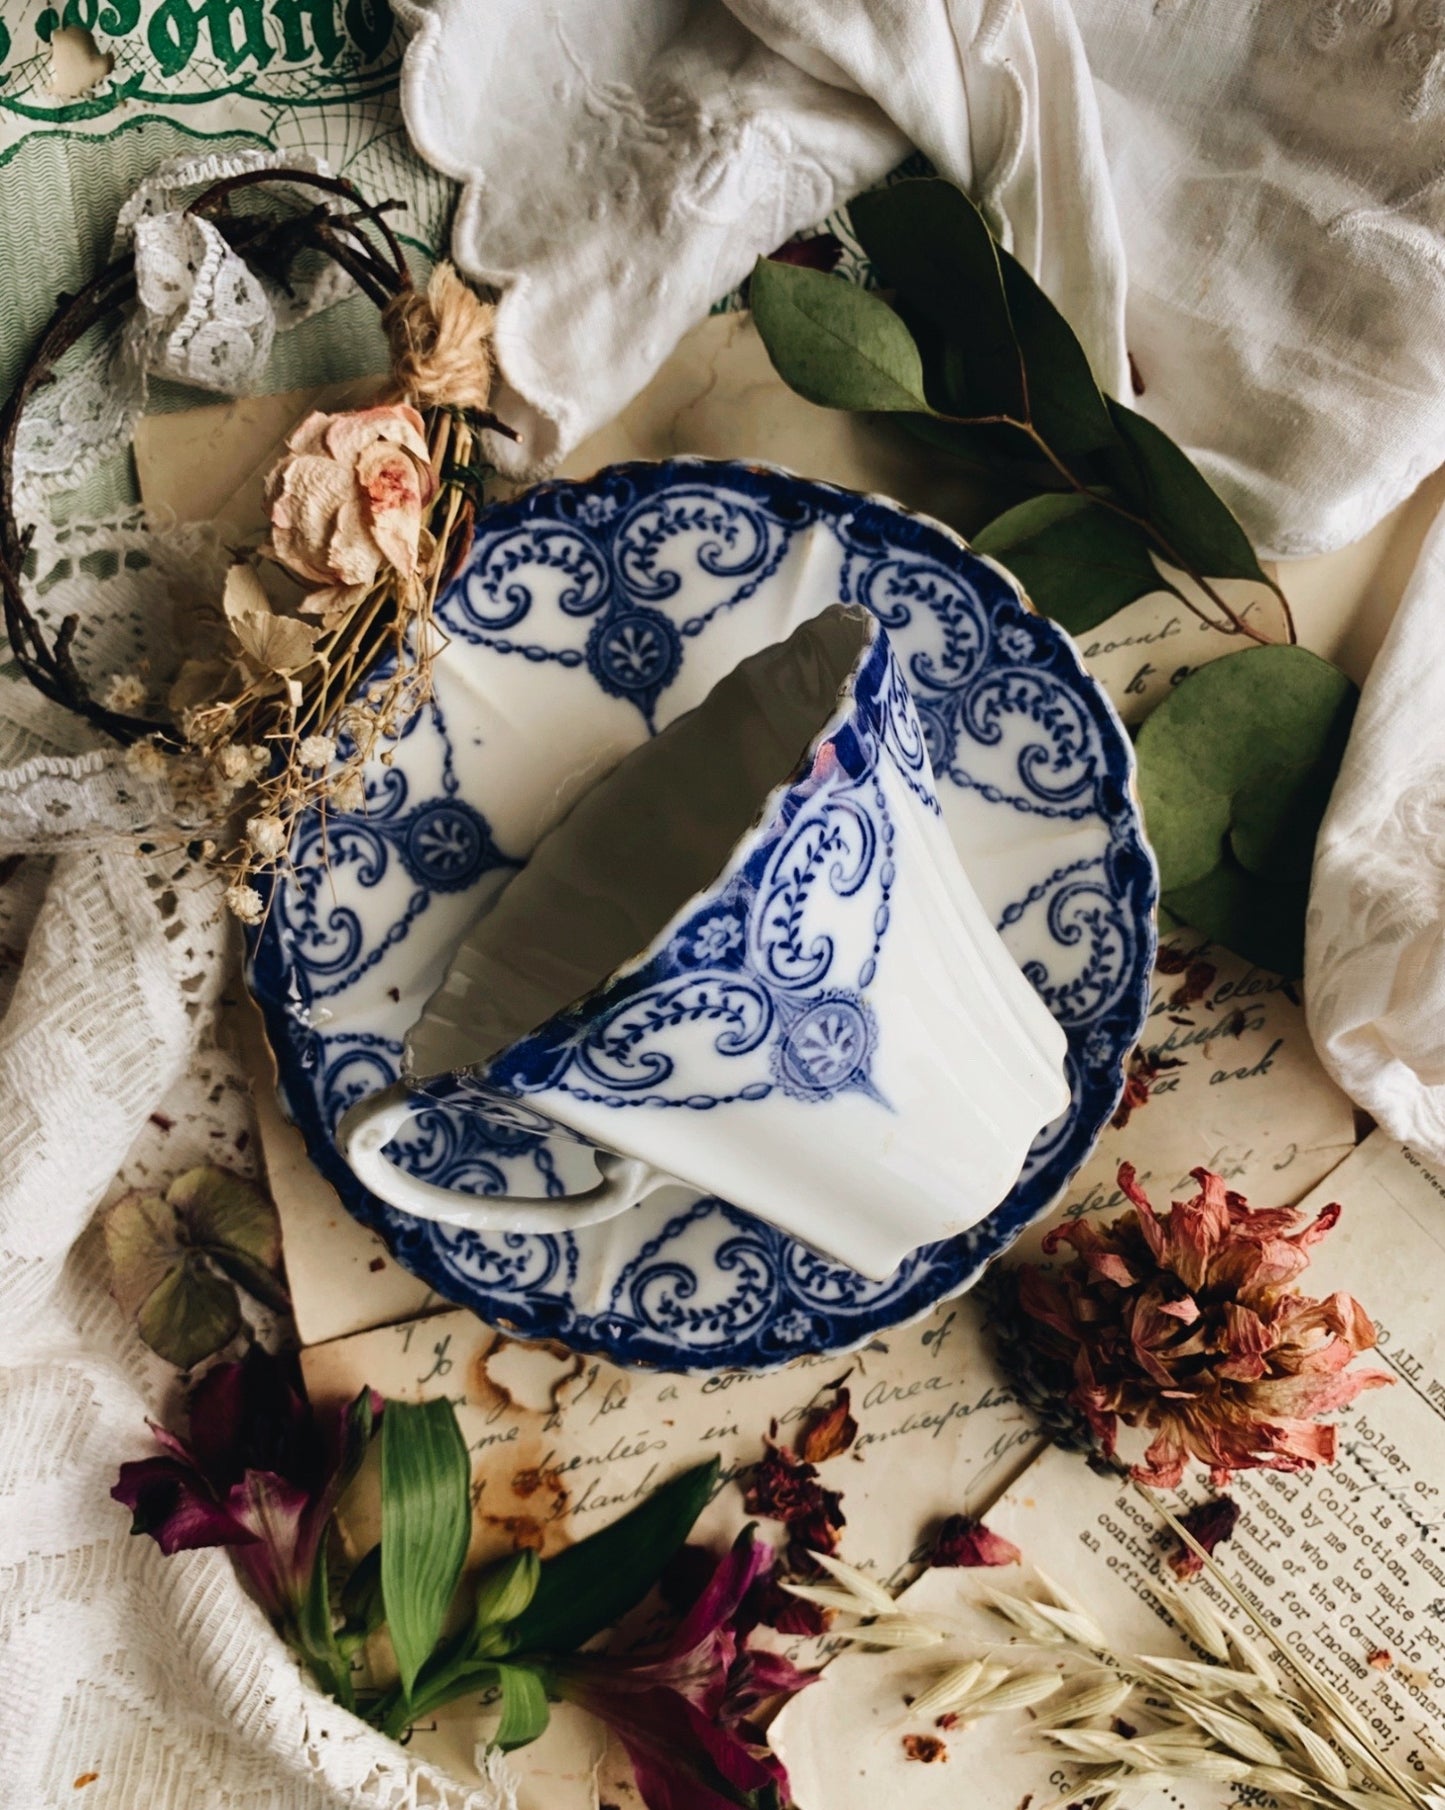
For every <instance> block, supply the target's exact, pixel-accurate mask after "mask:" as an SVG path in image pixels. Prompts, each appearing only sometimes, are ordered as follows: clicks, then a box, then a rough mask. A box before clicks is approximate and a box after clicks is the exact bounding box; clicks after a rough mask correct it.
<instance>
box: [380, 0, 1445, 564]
mask: <svg viewBox="0 0 1445 1810" xmlns="http://www.w3.org/2000/svg"><path fill="white" fill-rule="evenodd" d="M399 11H400V12H401V14H402V16H403V18H404V20H405V21H406V22H407V23H408V24H409V25H410V26H411V27H412V28H413V29H414V31H415V33H416V36H415V40H414V42H413V43H412V45H411V48H410V50H409V52H408V55H407V60H406V66H405V71H404V75H403V103H404V107H405V111H406V117H407V124H408V127H409V129H410V131H411V134H412V137H413V139H414V141H415V143H416V145H417V148H418V149H419V150H420V151H421V153H422V155H423V156H425V157H426V158H427V159H428V160H429V161H431V162H432V163H434V164H435V165H436V166H437V167H438V168H439V169H442V170H444V171H445V172H446V173H447V174H449V175H452V176H454V177H456V178H458V179H459V180H460V181H461V182H462V183H463V184H464V185H465V186H464V192H463V196H462V201H461V205H460V207H459V209H458V212H457V218H456V225H455V231H454V240H453V253H454V256H455V257H456V260H457V262H458V263H459V264H460V265H461V266H462V268H463V269H465V270H466V271H467V272H468V273H469V274H470V275H472V276H473V277H476V278H478V279H479V280H484V281H488V282H493V283H496V284H497V285H498V286H499V287H500V288H501V290H502V291H503V300H502V305H501V309H500V313H499V316H498V323H497V344H498V350H499V354H500V360H501V364H502V370H503V375H504V378H505V380H506V388H505V390H504V393H503V397H502V404H501V406H502V412H503V413H505V414H506V415H507V416H508V418H509V419H512V420H513V421H514V422H515V423H516V424H517V425H518V426H519V427H520V428H521V429H522V430H523V443H522V447H521V449H520V452H516V453H509V452H508V451H507V449H505V448H502V449H499V451H500V454H501V456H502V457H503V458H505V459H509V460H510V462H511V466H512V468H513V469H517V470H528V471H532V470H536V469H539V468H540V467H542V466H544V465H546V464H548V463H550V462H552V461H553V460H554V459H555V458H556V456H558V455H559V454H561V453H565V452H566V451H567V450H568V449H569V448H570V447H571V446H572V445H573V444H575V443H576V441H577V440H579V439H580V438H582V437H583V436H584V435H585V434H586V433H588V432H589V431H590V430H591V429H593V428H595V427H597V426H600V425H601V424H602V423H603V422H604V421H606V420H608V419H610V418H611V417H612V416H613V415H614V414H615V413H616V412H617V410H618V409H619V408H620V407H621V406H622V405H623V404H624V403H625V402H627V401H628V400H629V399H630V398H631V397H632V396H633V395H634V394H635V393H636V392H637V391H638V390H639V389H640V388H641V387H642V385H643V383H644V382H645V381H646V380H647V378H648V377H649V376H650V375H651V374H652V372H653V371H654V370H655V369H656V368H657V366H658V365H659V364H660V363H661V362H662V360H663V359H664V358H665V357H666V356H667V354H668V352H670V351H671V349H672V347H673V346H674V345H675V344H676V342H677V340H678V338H679V337H680V336H681V334H682V333H683V332H684V331H685V330H686V328H687V327H689V326H690V325H692V323H693V322H694V321H695V320H697V319H698V318H699V317H700V316H701V315H702V314H704V313H705V312H706V311H707V308H708V306H709V304H710V303H711V302H712V301H713V300H714V299H715V298H716V297H717V296H718V295H720V294H722V293H724V292H725V291H726V290H728V289H729V288H731V287H732V286H733V285H734V284H735V283H737V282H738V281H739V280H740V279H741V278H742V277H743V276H744V275H746V273H747V271H748V269H749V268H750V267H751V265H752V262H753V260H754V258H755V257H757V256H758V255H759V254H760V253H766V252H768V251H771V250H773V249H774V248H775V247H776V246H777V245H779V244H780V243H781V242H782V241H783V240H785V239H787V238H788V237H789V236H790V235H791V234H792V233H794V232H796V231H797V230H799V229H800V228H803V227H807V226H811V225H814V224H816V222H817V221H818V220H820V219H821V218H822V217H823V216H824V215H825V214H826V213H827V212H828V211H829V210H830V208H832V207H833V206H834V205H835V203H838V202H841V201H845V200H846V199H847V198H848V197H849V196H850V195H851V194H852V193H854V192H855V191H856V190H857V189H858V188H860V187H861V186H863V185H865V184H867V183H870V182H873V181H875V180H877V179H879V178H880V177H881V176H882V175H883V174H884V173H885V172H886V171H887V170H888V169H889V168H890V167H891V166H892V165H894V164H896V163H897V161H898V160H899V158H900V157H901V156H902V154H903V151H904V148H905V146H906V145H908V144H912V145H914V146H916V147H917V148H918V149H919V150H921V151H923V152H924V153H925V154H926V155H927V156H928V157H929V158H931V159H932V161H933V162H934V164H935V165H936V166H937V167H938V169H939V170H940V171H941V172H942V173H943V174H944V175H946V176H950V177H953V178H954V179H955V180H957V181H959V182H961V183H963V184H964V185H965V186H966V187H967V188H968V189H969V190H970V192H971V193H972V194H973V195H974V196H975V197H976V199H978V200H979V202H980V203H981V204H982V205H983V206H984V208H985V209H986V211H987V212H988V213H989V215H990V217H991V219H992V220H993V223H994V224H995V226H996V228H997V229H998V230H999V231H1000V232H1001V234H1002V235H1003V237H1004V239H1005V242H1006V243H1008V244H1009V245H1010V248H1011V249H1012V250H1013V251H1014V252H1015V253H1016V254H1017V255H1018V256H1019V257H1020V258H1021V259H1022V260H1023V262H1024V263H1025V264H1026V265H1027V266H1028V267H1029V269H1030V270H1031V271H1033V273H1034V274H1035V275H1036V276H1037V277H1038V278H1039V279H1040V281H1041V282H1042V283H1043V285H1044V287H1045V288H1046V289H1047V290H1048V291H1049V293H1050V294H1051V295H1052V296H1053V297H1054V299H1055V301H1057V302H1058V303H1059V305H1060V306H1061V307H1062V308H1063V310H1064V312H1065V314H1067V315H1068V317H1069V319H1070V320H1071V321H1072V323H1073V325H1074V327H1075V329H1076V330H1077V331H1078V333H1079V334H1080V337H1081V338H1082V339H1083V341H1084V344H1085V346H1086V348H1087V350H1088V352H1089V354H1090V357H1091V358H1092V359H1093V361H1094V365H1095V369H1096V372H1097V375H1098V376H1099V378H1100V380H1101V382H1102V383H1103V385H1104V387H1105V388H1106V389H1108V390H1111V391H1112V392H1113V393H1114V394H1116V395H1119V396H1121V397H1124V398H1125V399H1126V400H1128V399H1129V398H1130V389H1129V383H1128V378H1127V375H1126V362H1125V353H1124V343H1125V330H1126V327H1127V333H1128V343H1129V348H1130V350H1131V351H1132V352H1133V353H1134V356H1135V360H1136V365H1137V368H1138V370H1139V372H1140V373H1141V374H1142V378H1143V384H1144V389H1143V393H1142V394H1141V395H1140V396H1139V397H1138V398H1137V405H1138V406H1139V407H1140V408H1141V409H1142V410H1143V411H1144V412H1145V413H1146V414H1149V415H1150V416H1152V417H1153V418H1154V419H1156V420H1157V421H1158V422H1159V423H1160V425H1161V426H1163V427H1165V428H1166V429H1167V430H1168V431H1169V432H1170V433H1172V434H1174V435H1175V436H1176V437H1177V438H1179V439H1180V440H1182V441H1183V442H1184V443H1185V444H1186V445H1187V446H1189V447H1190V449H1191V450H1192V451H1193V452H1194V454H1195V456H1196V457H1197V458H1198V459H1199V462H1200V463H1201V465H1202V466H1203V468H1204V470H1205V471H1206V472H1207V473H1208V475H1209V476H1210V478H1211V479H1212V480H1213V481H1214V482H1215V483H1216V484H1217V485H1218V487H1219V488H1220V489H1221V491H1222V492H1223V493H1224V494H1225V496H1226V497H1227V498H1228V500H1229V501H1230V502H1231V504H1232V505H1233V506H1234V507H1235V508H1236V510H1237V511H1238V513H1239V514H1240V516H1241V518H1242V519H1243V521H1244V523H1245V525H1246V527H1247V528H1248V529H1249V530H1250V532H1251V534H1252V536H1253V537H1254V539H1255V540H1256V542H1257V543H1258V544H1259V545H1260V547H1261V550H1262V551H1265V552H1269V553H1274V554H1278V555H1282V556H1298V555H1302V554H1306V553H1314V552H1323V551H1326V550H1328V549H1330V548H1332V547H1337V546H1341V545H1344V544H1345V543H1347V542H1349V541H1351V540H1354V539H1356V538H1358V536H1359V535H1360V534H1362V533H1363V532H1364V531H1365V530H1366V529H1367V528H1368V527H1370V526H1371V524H1372V523H1373V522H1375V521H1376V520H1378V519H1379V517H1380V516H1381V515H1383V514H1384V513H1385V512H1386V511H1387V510H1388V509H1390V508H1391V507H1392V506H1393V505H1394V504H1395V503H1397V502H1399V501H1400V500H1401V499H1402V498H1403V497H1405V496H1406V495H1408V494H1409V492H1410V491H1411V490H1412V489H1413V488H1414V486H1415V485H1416V484H1417V483H1418V482H1419V480H1420V479H1421V478H1422V477H1423V476H1424V475H1425V474H1426V473H1427V472H1429V471H1431V470H1433V469H1434V467H1435V466H1436V465H1438V464H1439V463H1440V461H1441V459H1442V457H1445V401H1442V398H1445V283H1442V282H1441V280H1440V279H1441V274H1442V269H1445V242H1442V233H1441V229H1442V224H1445V177H1442V176H1441V174H1440V164H1439V146H1440V142H1441V140H1440V122H1441V114H1442V110H1445V103H1442V85H1445V4H1442V0H1190V3H1189V4H1188V5H1184V4H1182V3H1181V0H1158V3H1157V4H1154V5H1150V6H1144V5H1140V4H1139V3H1138V0H1073V5H1072V7H1071V6H1070V4H1069V0H726V3H724V0H647V3H646V4H641V5H639V4H637V3H636V0H554V4H551V5H549V6H547V7H545V8H538V7H536V6H534V5H532V4H530V3H529V0H497V3H496V4H494V5H492V6H489V7H485V8H483V7H477V6H474V5H471V4H469V3H468V0H402V3H401V4H400V6H399ZM1126 269H1127V273H1128V274H1127V282H1126V278H1125V272H1126Z"/></svg>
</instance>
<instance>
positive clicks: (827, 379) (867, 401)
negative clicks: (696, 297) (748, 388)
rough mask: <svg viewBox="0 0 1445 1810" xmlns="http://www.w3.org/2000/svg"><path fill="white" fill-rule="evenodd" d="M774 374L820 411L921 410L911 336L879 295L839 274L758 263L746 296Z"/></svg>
mask: <svg viewBox="0 0 1445 1810" xmlns="http://www.w3.org/2000/svg"><path fill="white" fill-rule="evenodd" d="M748 294H749V299H750V302H751V306H752V311H753V321H754V323H755V324H756V326H757V329H758V332H759V334H760V335H761V336H762V341H763V344H764V345H765V346H766V347H767V349H768V356H769V357H770V358H771V359H772V361H773V364H774V365H775V366H776V367H777V371H778V375H779V376H780V377H781V378H782V379H783V381H784V382H785V383H786V384H788V385H789V386H790V387H791V388H793V389H795V390H796V391H797V392H798V394H799V395H800V396H803V397H806V398H807V400H808V401H809V402H816V403H819V404H821V405H822V407H824V408H835V409H882V410H885V411H890V412H891V411H895V410H899V409H927V408H928V406H929V405H928V401H927V399H926V397H925V396H924V392H923V366H922V364H921V362H920V360H919V357H918V348H917V346H915V345H914V343H913V336H912V335H911V334H910V333H909V331H908V329H907V327H905V326H904V324H903V322H902V321H901V320H900V319H899V318H898V316H897V315H896V314H895V313H894V312H893V310H892V309H891V308H890V307H889V306H888V304H887V303H886V302H885V301H883V300H882V299H881V298H880V297H878V296H876V295H872V294H870V293H869V292H868V290H866V289H860V288H859V287H858V285H857V284H856V283H850V282H848V281H847V280H846V279H845V278H843V277H835V276H830V275H828V273H827V272H826V271H821V270H808V269H807V268H806V267H804V266H802V265H799V264H778V263H774V262H773V261H772V260H771V259H769V258H760V259H759V260H758V263H757V267H756V269H755V270H754V271H753V275H752V282H751V286H750V288H749V291H748Z"/></svg>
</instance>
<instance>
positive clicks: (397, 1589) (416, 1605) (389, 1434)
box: [381, 1400, 472, 1697]
mask: <svg viewBox="0 0 1445 1810" xmlns="http://www.w3.org/2000/svg"><path fill="white" fill-rule="evenodd" d="M471 1529H472V1503H471V1465H470V1463H469V1462H468V1459H467V1448H466V1442H465V1441H464V1440H463V1438H462V1435H461V1429H460V1428H459V1427H458V1426H457V1417H456V1411H455V1410H454V1409H453V1407H452V1404H451V1403H450V1402H449V1401H446V1400H439V1401H429V1402H422V1403H419V1404H417V1403H411V1402H395V1401H389V1402H388V1403H387V1404H386V1411H385V1412H384V1413H383V1415H382V1417H381V1593H382V1600H383V1603H384V1605H385V1609H386V1622H387V1627H388V1629H389V1631H390V1633H391V1644H392V1646H393V1647H394V1648H395V1650H396V1663H397V1669H398V1671H399V1672H400V1673H401V1683H402V1690H403V1691H404V1692H405V1694H406V1695H407V1696H408V1697H410V1695H411V1691H412V1686H413V1685H414V1684H415V1682H416V1675H417V1673H418V1672H419V1671H420V1670H421V1668H422V1666H423V1665H424V1664H425V1663H426V1661H427V1659H428V1657H429V1656H430V1654H431V1651H432V1648H433V1647H434V1646H435V1645H436V1643H437V1637H438V1636H439V1635H440V1633H441V1630H442V1623H443V1621H444V1620H445V1618H446V1613H447V1610H448V1608H449V1607H450V1606H451V1600H452V1596H453V1594H454V1593H455V1591H456V1587H457V1579H458V1578H459V1577H460V1576H461V1569H462V1561H463V1560H464V1559H465V1558H466V1554H467V1543H468V1541H469V1539H470V1537H471Z"/></svg>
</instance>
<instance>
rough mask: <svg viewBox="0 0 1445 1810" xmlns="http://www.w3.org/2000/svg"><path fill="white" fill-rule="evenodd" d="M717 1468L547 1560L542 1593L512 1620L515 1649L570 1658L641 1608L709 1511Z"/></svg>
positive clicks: (669, 1486)
mask: <svg viewBox="0 0 1445 1810" xmlns="http://www.w3.org/2000/svg"><path fill="white" fill-rule="evenodd" d="M718 1469H719V1466H718V1461H717V1460H716V1459H714V1460H713V1461H712V1462H711V1463H710V1464H699V1465H695V1466H694V1467H693V1469H691V1470H689V1471H684V1472H683V1473H682V1474H681V1476H678V1477H674V1478H673V1479H672V1481H671V1482H670V1483H664V1484H663V1486H662V1488H661V1489H658V1490H654V1491H653V1492H652V1494H651V1495H650V1496H648V1497H646V1498H645V1499H644V1500H643V1501H642V1502H640V1503H639V1504H638V1505H637V1507H636V1508H634V1509H632V1510H631V1511H630V1512H629V1513H627V1514H625V1515H623V1516H622V1518H621V1519H620V1520H618V1521H614V1522H613V1523H612V1524H611V1526H609V1527H604V1528H601V1529H600V1530H599V1531H598V1532H597V1533H594V1534H589V1535H588V1536H587V1538H586V1539H585V1540H579V1541H578V1542H577V1544H576V1545H575V1546H568V1547H566V1548H565V1549H564V1550H563V1551H561V1552H559V1553H558V1554H557V1555H556V1556H555V1557H554V1558H550V1559H548V1560H547V1562H546V1563H545V1564H544V1565H543V1566H542V1570H541V1575H540V1577H539V1578H538V1581H537V1593H536V1595H535V1596H534V1597H533V1598H532V1601H531V1603H530V1604H529V1605H528V1607H527V1608H526V1610H525V1611H524V1612H523V1613H522V1614H521V1615H519V1616H518V1617H517V1619H516V1620H515V1621H514V1622H513V1623H512V1637H513V1640H514V1642H515V1645H514V1647H513V1651H516V1652H523V1651H525V1652H529V1653H570V1652H572V1651H573V1649H574V1648H576V1647H580V1646H581V1645H582V1643H583V1641H585V1640H590V1639H591V1638H592V1636H593V1635H594V1634H597V1633H599V1632H600V1631H601V1630H602V1629H603V1628H607V1627H610V1626H611V1625H612V1623H613V1622H615V1621H618V1620H620V1619H621V1618H622V1616H624V1615H625V1614H626V1613H627V1611H628V1610H629V1609H632V1608H635V1607H636V1605H637V1604H638V1603H640V1602H641V1601H642V1599H643V1597H644V1596H646V1595H647V1593H648V1591H649V1590H650V1589H651V1588H652V1586H653V1585H654V1584H655V1583H656V1582H657V1580H658V1578H659V1577H660V1576H661V1574H662V1571H663V1567H664V1566H665V1565H666V1564H667V1562H668V1560H669V1559H670V1558H671V1557H672V1555H673V1554H674V1553H675V1552H676V1551H677V1549H678V1548H679V1547H680V1546H681V1545H682V1544H683V1542H684V1541H685V1540H686V1539H687V1536H688V1534H689V1533H691V1531H692V1525H693V1522H694V1521H696V1520H697V1518H698V1516H699V1515H700V1514H701V1513H702V1511H703V1509H704V1508H706V1506H707V1504H708V1501H709V1500H710V1498H711V1496H712V1493H713V1490H714V1488H715V1487H716V1484H717V1477H718Z"/></svg>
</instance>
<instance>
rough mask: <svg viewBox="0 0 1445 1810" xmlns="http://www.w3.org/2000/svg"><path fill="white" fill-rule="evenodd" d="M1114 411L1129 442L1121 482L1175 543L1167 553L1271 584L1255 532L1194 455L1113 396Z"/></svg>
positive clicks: (1189, 565)
mask: <svg viewBox="0 0 1445 1810" xmlns="http://www.w3.org/2000/svg"><path fill="white" fill-rule="evenodd" d="M1109 413H1110V415H1111V416H1112V417H1113V421H1114V426H1115V428H1116V430H1117V431H1118V435H1119V438H1120V440H1121V441H1122V442H1123V445H1124V453H1123V454H1122V455H1121V456H1120V457H1119V458H1118V459H1117V460H1116V461H1115V462H1114V466H1113V475H1114V478H1115V481H1116V483H1117V485H1118V488H1119V491H1120V494H1121V496H1122V497H1123V498H1124V500H1125V501H1126V502H1127V503H1129V504H1130V505H1131V506H1132V508H1133V509H1134V511H1135V513H1136V514H1139V515H1143V516H1145V517H1146V518H1147V519H1148V520H1149V521H1150V522H1151V523H1152V524H1153V526H1154V527H1155V528H1156V529H1158V531H1159V533H1160V534H1161V535H1162V536H1163V538H1164V539H1165V540H1166V541H1167V542H1168V543H1169V547H1170V549H1171V551H1169V552H1166V553H1164V557H1165V558H1166V559H1168V560H1169V561H1170V563H1171V564H1172V565H1179V566H1183V567H1185V568H1186V569H1187V570H1189V571H1193V572H1197V573H1198V574H1199V575H1200V577H1202V578H1251V579H1254V580H1255V581H1256V582H1257V583H1260V584H1263V583H1265V582H1266V580H1265V575H1264V572H1263V570H1262V568H1261V566H1260V563H1259V560H1258V558H1257V557H1256V555H1255V551H1254V548H1253V547H1252V546H1251V545H1250V544H1249V536H1248V535H1247V534H1246V533H1245V532H1244V530H1243V528H1241V527H1240V525H1239V523H1238V522H1237V521H1236V520H1235V519H1234V516H1233V514H1232V513H1231V511H1230V508H1229V505H1228V504H1227V503H1226V502H1225V501H1224V499H1223V498H1222V497H1221V496H1220V495H1219V493H1218V492H1217V491H1216V490H1215V489H1214V488H1213V487H1212V486H1211V484H1210V483H1209V480H1208V479H1207V478H1206V477H1205V476H1204V474H1203V472H1201V471H1200V470H1199V469H1198V467H1197V466H1195V465H1194V464H1193V462H1192V461H1191V460H1190V458H1189V456H1188V454H1187V453H1184V452H1182V451H1181V450H1180V448H1179V447H1177V446H1176V445H1175V444H1174V442H1173V441H1172V440H1171V439H1170V438H1169V436H1168V434H1166V433H1165V432H1164V430H1163V429H1162V428H1159V427H1155V425H1154V423H1153V422H1152V421H1148V420H1146V419H1145V417H1144V416H1143V415H1138V414H1135V412H1134V410H1133V409H1130V408H1125V407H1124V405H1123V403H1122V402H1115V401H1114V400H1113V398H1112V397H1110V398H1109ZM1162 551H1163V549H1161V552H1162Z"/></svg>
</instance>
